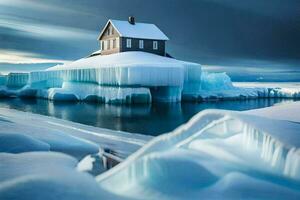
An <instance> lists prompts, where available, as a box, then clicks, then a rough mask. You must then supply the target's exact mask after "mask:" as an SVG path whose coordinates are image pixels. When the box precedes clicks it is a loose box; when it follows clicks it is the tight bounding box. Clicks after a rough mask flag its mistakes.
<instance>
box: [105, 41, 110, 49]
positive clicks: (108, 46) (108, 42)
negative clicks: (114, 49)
mask: <svg viewBox="0 0 300 200" xmlns="http://www.w3.org/2000/svg"><path fill="white" fill-rule="evenodd" d="M106 42H107V49H110V40H107V41H106Z"/></svg>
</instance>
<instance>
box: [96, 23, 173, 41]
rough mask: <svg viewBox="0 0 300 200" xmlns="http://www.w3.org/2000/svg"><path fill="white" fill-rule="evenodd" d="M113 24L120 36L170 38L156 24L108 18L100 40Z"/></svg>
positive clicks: (154, 38) (153, 38)
mask: <svg viewBox="0 0 300 200" xmlns="http://www.w3.org/2000/svg"><path fill="white" fill-rule="evenodd" d="M109 24H112V26H113V27H114V28H115V29H116V31H117V32H118V33H119V35H120V37H130V38H141V39H152V40H169V38H168V37H167V36H166V35H165V34H164V33H163V32H162V31H161V30H160V29H159V28H158V27H157V26H156V25H155V24H147V23H135V24H134V25H132V24H130V23H129V22H128V21H121V20H112V19H110V20H108V22H107V23H106V25H105V27H104V28H103V30H102V31H101V33H100V35H99V37H98V40H100V38H101V36H102V34H103V33H104V30H105V29H106V27H107V26H108V25H109Z"/></svg>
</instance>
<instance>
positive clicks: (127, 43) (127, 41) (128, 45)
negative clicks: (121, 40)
mask: <svg viewBox="0 0 300 200" xmlns="http://www.w3.org/2000/svg"><path fill="white" fill-rule="evenodd" d="M126 47H127V48H131V39H126Z"/></svg>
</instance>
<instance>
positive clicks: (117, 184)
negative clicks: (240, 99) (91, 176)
mask: <svg viewBox="0 0 300 200" xmlns="http://www.w3.org/2000/svg"><path fill="white" fill-rule="evenodd" d="M299 128H300V125H299V124H295V123H291V122H287V121H277V120H270V119H266V118H260V117H254V116H250V115H245V114H240V113H236V112H225V111H218V110H208V111H204V112H201V113H199V114H198V115H196V116H195V117H193V118H192V119H191V120H190V121H189V122H188V123H187V124H185V125H183V126H181V127H179V128H177V129H176V130H174V131H173V132H171V133H169V134H165V135H162V136H158V137H156V138H155V139H153V140H152V141H151V142H149V143H148V144H147V145H145V146H144V147H143V148H141V149H140V150H139V151H138V152H136V153H134V154H133V155H132V156H130V157H129V158H128V159H127V160H125V161H124V162H123V163H121V164H119V165H118V166H116V167H115V168H113V169H112V170H110V171H108V172H106V173H104V174H101V175H99V176H98V177H97V180H98V182H99V184H100V186H101V188H102V189H105V190H107V191H109V192H111V193H114V194H118V195H121V196H125V197H128V198H133V199H135V198H139V197H141V196H142V197H143V198H145V199H158V198H160V199H186V198H189V199H198V198H201V199H218V198H222V199H240V198H243V197H245V196H246V197H247V198H250V199H273V198H275V199H285V198H287V197H288V198H289V199H299V197H300V149H299V146H300V142H299V141H300V140H299V138H300V135H299ZM244 195H245V196H244Z"/></svg>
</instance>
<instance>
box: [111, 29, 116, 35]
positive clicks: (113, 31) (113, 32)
mask: <svg viewBox="0 0 300 200" xmlns="http://www.w3.org/2000/svg"><path fill="white" fill-rule="evenodd" d="M111 34H112V35H113V34H115V29H114V28H113V27H111Z"/></svg>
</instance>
